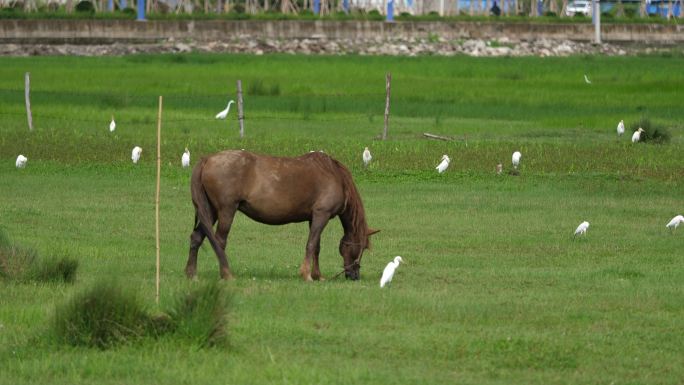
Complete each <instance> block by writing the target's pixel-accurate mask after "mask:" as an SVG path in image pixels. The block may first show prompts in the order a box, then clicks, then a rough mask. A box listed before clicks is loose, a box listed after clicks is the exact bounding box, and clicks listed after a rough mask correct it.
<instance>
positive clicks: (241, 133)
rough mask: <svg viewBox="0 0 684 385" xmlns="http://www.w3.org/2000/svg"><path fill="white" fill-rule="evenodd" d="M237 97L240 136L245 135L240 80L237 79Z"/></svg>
mask: <svg viewBox="0 0 684 385" xmlns="http://www.w3.org/2000/svg"><path fill="white" fill-rule="evenodd" d="M237 98H238V123H239V124H240V138H244V136H245V123H244V120H245V115H244V114H243V110H242V80H238V81H237Z"/></svg>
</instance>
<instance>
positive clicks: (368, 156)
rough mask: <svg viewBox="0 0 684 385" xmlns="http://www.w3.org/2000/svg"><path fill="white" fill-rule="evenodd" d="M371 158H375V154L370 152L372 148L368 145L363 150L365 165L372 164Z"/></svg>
mask: <svg viewBox="0 0 684 385" xmlns="http://www.w3.org/2000/svg"><path fill="white" fill-rule="evenodd" d="M371 160H373V156H372V155H371V153H370V150H369V149H368V147H366V149H365V150H363V165H364V166H366V167H368V165H369V164H370V162H371Z"/></svg>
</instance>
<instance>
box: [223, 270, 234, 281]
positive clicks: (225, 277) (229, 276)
mask: <svg viewBox="0 0 684 385" xmlns="http://www.w3.org/2000/svg"><path fill="white" fill-rule="evenodd" d="M221 279H223V280H226V281H230V280H232V279H233V274H231V273H230V271H229V270H221Z"/></svg>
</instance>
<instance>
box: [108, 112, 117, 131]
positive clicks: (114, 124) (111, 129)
mask: <svg viewBox="0 0 684 385" xmlns="http://www.w3.org/2000/svg"><path fill="white" fill-rule="evenodd" d="M114 130H116V122H115V121H114V115H112V121H111V122H109V132H114Z"/></svg>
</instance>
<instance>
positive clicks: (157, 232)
mask: <svg viewBox="0 0 684 385" xmlns="http://www.w3.org/2000/svg"><path fill="white" fill-rule="evenodd" d="M161 116H162V97H161V96H159V114H158V115H157V195H156V197H155V200H154V214H155V224H156V226H155V227H156V234H155V238H156V246H157V277H156V281H155V282H156V288H157V294H156V296H155V301H156V302H157V304H158V303H159V269H160V260H159V179H160V174H161Z"/></svg>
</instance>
